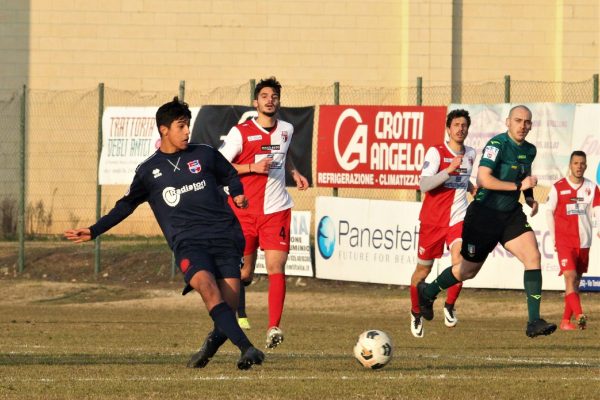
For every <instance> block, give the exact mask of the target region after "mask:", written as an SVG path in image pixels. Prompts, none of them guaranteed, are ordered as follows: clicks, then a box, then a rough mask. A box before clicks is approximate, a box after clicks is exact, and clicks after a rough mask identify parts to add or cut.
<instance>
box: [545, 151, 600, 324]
mask: <svg viewBox="0 0 600 400" xmlns="http://www.w3.org/2000/svg"><path fill="white" fill-rule="evenodd" d="M586 169H587V156H586V154H585V153H584V152H583V151H574V152H573V153H571V158H570V160H569V172H570V175H569V176H567V177H566V178H563V179H560V180H559V181H558V182H556V183H555V184H554V185H552V187H551V188H550V193H549V194H548V202H547V203H546V205H547V209H546V218H547V221H548V228H549V229H550V235H551V236H552V239H553V241H554V249H555V250H556V252H557V254H558V263H559V266H560V272H559V275H563V276H564V278H565V310H564V313H563V318H562V321H561V323H560V329H561V330H565V331H570V330H575V329H577V328H579V329H585V327H586V324H587V317H586V316H585V314H584V313H583V309H582V308H581V300H580V298H579V283H580V282H581V276H582V275H583V274H584V273H585V272H587V270H588V263H589V254H590V246H591V244H592V219H593V218H594V217H595V220H596V226H598V227H600V191H599V190H598V186H596V184H595V183H594V182H592V181H591V180H589V179H587V178H585V177H584V176H583V174H584V173H585V170H586ZM598 237H600V231H599V232H598ZM572 316H574V317H575V321H576V322H577V325H575V324H573V323H571V317H572Z"/></svg>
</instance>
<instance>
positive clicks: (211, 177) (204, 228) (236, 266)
mask: <svg viewBox="0 0 600 400" xmlns="http://www.w3.org/2000/svg"><path fill="white" fill-rule="evenodd" d="M190 119H191V112H190V110H189V108H188V106H187V104H185V103H180V102H179V101H178V100H177V98H175V99H173V101H171V102H169V103H166V104H163V105H162V106H161V107H160V108H159V109H158V111H157V112H156V125H157V126H158V130H159V132H160V137H161V144H160V148H159V149H158V150H157V151H156V152H155V153H154V154H153V155H152V156H150V157H149V158H148V159H146V160H145V161H144V162H142V163H141V164H140V165H139V166H138V167H137V169H136V171H135V176H134V178H133V182H132V183H131V186H130V187H129V190H128V191H127V193H126V194H125V196H123V197H122V198H121V199H120V200H119V201H117V203H116V204H115V206H114V208H113V209H112V210H110V211H109V213H108V214H106V215H105V216H103V217H102V218H100V219H99V220H98V221H97V222H96V223H95V224H94V225H92V226H90V227H89V228H79V229H72V230H67V231H66V232H65V237H66V238H67V239H69V240H71V241H73V242H75V243H80V242H86V241H88V240H92V239H94V238H95V237H97V236H99V235H101V234H102V233H104V232H106V231H108V230H109V229H111V228H112V227H113V226H115V225H117V224H118V223H120V222H121V221H123V220H124V219H125V218H127V217H128V216H129V215H131V213H133V211H134V210H135V209H136V208H137V206H139V205H140V204H142V203H143V202H145V201H147V202H148V203H149V204H150V207H151V208H152V212H153V213H154V216H155V218H156V221H157V222H158V224H159V226H160V228H161V230H162V232H163V234H164V236H165V239H166V240H167V243H168V244H169V247H170V248H171V250H173V252H174V253H175V259H176V260H177V265H178V266H179V268H180V269H181V272H182V273H183V274H184V279H185V282H186V287H185V289H184V291H183V294H186V293H188V292H189V291H191V290H196V291H197V292H198V293H200V295H201V296H202V300H203V301H204V304H205V305H206V308H207V310H208V313H209V314H210V317H211V318H212V319H213V321H214V328H213V330H212V331H211V332H210V333H209V334H208V336H207V338H206V340H205V342H204V344H203V345H202V347H201V349H200V351H199V352H197V353H196V354H194V355H193V356H192V358H191V359H190V361H189V362H188V367H193V368H202V367H204V366H206V364H208V362H209V361H210V359H211V358H212V357H213V356H214V355H215V353H216V352H217V350H218V349H219V347H220V346H221V345H222V344H223V343H225V341H227V339H229V340H231V341H232V342H233V344H235V345H236V346H237V347H238V348H239V349H240V352H241V356H240V358H239V360H238V362H237V367H238V368H239V369H248V368H250V367H251V366H252V365H254V364H262V362H263V359H264V354H263V353H262V352H261V351H260V350H258V349H256V348H255V347H254V346H253V345H252V343H251V342H250V340H249V339H248V337H247V336H246V335H245V334H244V332H243V331H242V330H241V328H240V327H239V326H238V324H237V321H236V319H235V314H234V312H233V310H235V308H236V307H237V302H238V297H239V287H240V260H241V256H242V249H243V247H244V238H243V235H242V230H241V228H240V225H239V223H238V221H237V219H236V218H235V215H234V214H233V213H232V211H231V209H230V207H229V206H228V205H227V203H226V202H225V200H224V199H223V197H222V191H221V190H220V189H219V187H220V186H222V185H227V186H229V193H230V194H231V197H232V202H233V204H234V205H235V207H240V208H245V207H247V200H246V197H245V196H244V191H243V188H242V185H241V184H240V181H239V178H238V176H237V173H236V172H235V169H233V168H232V167H231V165H230V164H229V162H227V160H226V159H225V158H224V157H223V156H222V155H221V154H220V153H219V152H218V151H216V150H215V149H213V148H212V147H210V146H207V145H193V144H188V140H189V137H190V129H189V126H190Z"/></svg>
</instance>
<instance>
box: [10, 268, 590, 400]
mask: <svg viewBox="0 0 600 400" xmlns="http://www.w3.org/2000/svg"><path fill="white" fill-rule="evenodd" d="M0 292H1V293H2V295H1V296H0V398H3V399H4V398H11V399H85V398H100V399H309V398H310V399H314V400H316V399H416V398H419V399H421V398H422V399H491V398H494V399H582V398H589V399H592V398H598V397H599V396H600V394H599V393H600V333H599V332H600V324H599V323H597V322H596V317H595V316H597V315H600V296H598V295H597V294H586V295H584V296H583V299H582V301H583V306H584V309H585V310H586V312H587V313H588V314H589V315H590V317H591V318H590V322H589V328H588V329H587V330H585V331H576V332H562V331H557V332H556V333H555V334H554V335H552V336H549V337H541V338H535V339H529V338H528V337H526V336H525V334H524V330H525V319H526V316H525V313H526V310H525V304H524V295H523V294H522V292H519V291H481V290H468V289H465V290H464V291H463V296H462V297H461V299H460V305H459V307H458V310H457V311H458V315H459V318H460V322H459V325H458V326H457V327H456V328H454V329H448V328H446V327H444V325H443V322H442V319H441V318H440V315H437V316H436V319H434V321H432V322H429V323H427V324H426V325H425V338H423V339H415V338H413V337H412V336H411V334H410V331H409V326H408V324H409V316H408V309H409V300H408V293H407V291H406V290H402V289H401V288H397V287H394V288H388V287H386V286H374V285H340V284H336V285H333V284H332V285H331V286H328V285H325V284H323V283H318V284H316V283H315V282H314V281H308V285H306V286H303V287H301V286H296V285H294V281H293V280H292V281H291V282H290V284H289V288H288V296H287V300H286V310H285V314H284V321H283V328H284V330H285V332H286V337H285V342H284V343H283V344H282V345H281V346H280V347H279V348H277V349H275V350H269V351H266V360H265V363H264V364H263V365H262V366H260V367H254V368H253V369H251V370H250V371H239V370H237V369H236V367H235V362H236V360H237V358H238V356H239V354H238V352H237V349H235V348H234V347H233V346H232V345H231V344H229V343H228V344H226V345H225V346H224V347H223V348H222V350H221V351H220V353H219V354H218V355H217V356H216V357H215V358H214V359H213V361H211V363H210V364H209V365H208V366H207V367H206V368H204V369H197V370H193V369H188V368H185V363H186V361H187V359H188V357H189V356H190V354H191V353H192V352H194V351H195V350H196V349H197V347H198V346H199V344H200V342H201V340H202V338H203V337H204V335H205V333H206V332H207V331H208V329H210V326H211V322H210V321H209V318H208V316H207V313H206V311H205V310H204V309H203V308H202V307H201V300H200V298H199V296H197V295H188V296H186V297H182V296H180V295H179V287H178V286H173V288H161V289H151V288H143V287H141V288H135V289H127V288H125V287H123V286H117V285H107V284H93V283H92V284H90V283H87V284H82V283H59V282H42V281H34V280H32V281H28V280H4V281H0ZM248 303H249V315H250V320H251V322H252V324H253V327H252V330H250V331H249V336H250V338H251V340H252V341H253V342H254V343H255V344H256V345H260V346H261V347H262V346H263V341H264V331H265V329H266V323H267V321H266V318H267V317H266V286H265V283H264V281H263V282H260V283H258V284H256V285H253V286H252V287H251V288H250V291H249V294H248ZM441 304H442V302H439V304H436V306H437V309H436V312H439V311H440V310H439V307H441ZM562 304H563V298H562V296H561V294H560V293H556V292H548V293H544V301H543V304H542V310H543V313H544V316H545V317H547V319H549V320H552V321H554V322H558V320H559V318H560V316H561V312H562ZM372 328H376V329H381V330H384V331H386V332H387V333H388V334H390V335H391V337H392V338H393V340H394V357H393V359H392V361H391V362H390V364H389V365H387V366H386V367H385V368H383V369H382V370H378V371H371V370H366V369H364V368H362V367H360V366H359V365H358V363H357V362H356V361H355V360H354V359H353V357H352V347H353V346H354V343H355V341H356V338H357V336H358V335H359V334H360V333H361V332H362V331H363V330H366V329H372Z"/></svg>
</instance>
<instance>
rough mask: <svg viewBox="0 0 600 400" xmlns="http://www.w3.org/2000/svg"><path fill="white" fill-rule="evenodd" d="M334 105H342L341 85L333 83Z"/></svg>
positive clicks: (335, 194)
mask: <svg viewBox="0 0 600 400" xmlns="http://www.w3.org/2000/svg"><path fill="white" fill-rule="evenodd" d="M333 104H335V105H336V106H339V105H340V83H339V82H333ZM331 194H332V196H333V197H338V188H336V187H334V188H333V191H332V193H331Z"/></svg>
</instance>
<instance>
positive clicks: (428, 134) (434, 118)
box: [317, 105, 446, 189]
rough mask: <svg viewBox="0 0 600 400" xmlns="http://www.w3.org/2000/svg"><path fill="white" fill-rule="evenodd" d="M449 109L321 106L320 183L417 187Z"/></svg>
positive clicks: (318, 162) (318, 156) (441, 135)
mask: <svg viewBox="0 0 600 400" xmlns="http://www.w3.org/2000/svg"><path fill="white" fill-rule="evenodd" d="M445 123H446V107H418V106H402V107H401V106H325V105H322V106H320V108H319V136H318V140H319V142H318V146H317V184H318V185H319V186H326V187H353V188H386V189H400V188H402V189H418V187H419V176H420V174H421V168H422V166H423V158H424V157H425V152H426V151H427V148H428V147H430V146H432V145H435V144H438V143H441V142H442V141H443V139H444V132H445V131H444V129H445Z"/></svg>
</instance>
